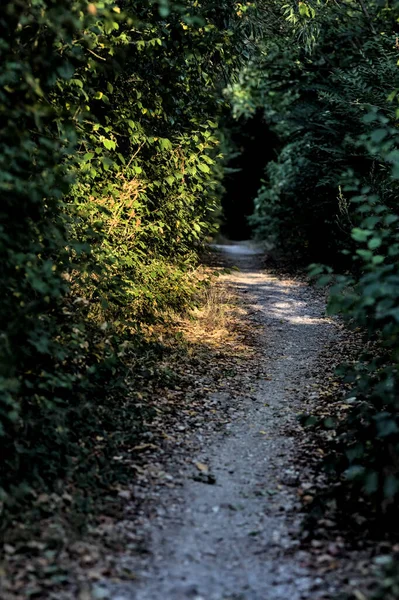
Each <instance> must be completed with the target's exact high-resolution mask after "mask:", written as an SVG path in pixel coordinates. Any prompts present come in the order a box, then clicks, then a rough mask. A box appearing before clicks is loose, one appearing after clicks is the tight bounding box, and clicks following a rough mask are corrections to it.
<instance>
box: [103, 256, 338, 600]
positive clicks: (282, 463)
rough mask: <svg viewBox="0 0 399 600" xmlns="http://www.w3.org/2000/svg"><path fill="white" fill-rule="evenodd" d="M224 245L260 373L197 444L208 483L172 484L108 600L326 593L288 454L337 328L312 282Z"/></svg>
mask: <svg viewBox="0 0 399 600" xmlns="http://www.w3.org/2000/svg"><path fill="white" fill-rule="evenodd" d="M223 251H224V252H228V253H230V254H234V262H235V264H236V265H237V266H238V267H239V269H240V271H234V272H233V273H231V274H230V275H227V276H225V279H226V283H227V284H229V285H230V286H233V287H234V288H235V289H236V290H237V292H238V293H239V294H240V295H241V297H242V298H243V301H244V302H245V304H246V306H247V307H248V309H249V310H250V312H251V314H252V315H253V319H254V320H255V322H256V323H257V324H258V326H259V336H261V340H260V343H261V345H262V350H261V354H262V361H264V367H265V370H266V371H267V377H263V378H262V379H258V380H256V381H254V382H253V386H252V389H251V391H250V392H249V391H248V398H247V399H245V400H244V401H243V402H244V405H243V407H242V409H243V416H242V417H241V418H240V419H238V420H235V421H232V422H231V423H229V424H228V425H227V426H226V431H225V433H224V434H219V435H217V434H215V439H214V441H213V442H212V443H211V444H210V445H209V446H208V447H207V448H205V449H204V452H205V454H206V457H207V461H208V462H209V464H210V465H211V467H212V472H213V473H214V475H215V478H216V483H215V484H214V485H207V484H205V483H203V482H201V481H194V480H192V479H187V481H186V483H185V486H184V488H183V491H182V493H181V495H180V498H179V499H176V498H173V494H172V492H171V494H172V497H169V498H167V499H166V508H165V514H163V516H162V518H160V519H158V520H155V521H154V523H153V524H152V526H151V538H152V548H151V555H150V556H149V558H148V559H146V560H145V561H144V562H143V565H142V567H141V568H140V570H139V572H138V577H137V580H136V581H133V582H131V583H128V584H123V585H122V584H116V585H115V586H114V587H112V586H111V591H112V594H111V597H112V599H113V600H188V599H194V600H300V599H303V598H310V599H312V600H318V599H319V598H322V597H324V596H323V594H326V593H332V592H333V591H334V590H332V589H328V585H327V583H326V582H323V581H321V580H320V579H319V578H318V577H317V575H316V574H315V573H314V572H313V571H312V568H311V566H309V565H308V564H306V563H305V562H304V561H303V556H302V555H303V553H302V552H301V550H300V548H299V536H300V522H301V515H300V506H301V504H300V502H299V498H298V494H297V484H298V480H299V476H300V473H299V472H298V468H299V467H298V466H296V463H295V460H294V459H295V454H296V448H295V447H296V444H297V439H298V435H299V436H300V435H301V433H300V430H299V428H298V425H297V414H298V413H299V412H301V411H302V410H303V406H302V405H301V397H302V398H303V397H304V396H306V395H308V394H310V392H311V390H312V385H314V379H313V377H314V375H313V374H312V371H313V370H314V367H315V361H316V360H317V357H318V355H319V353H320V351H321V350H322V349H323V347H324V346H325V344H326V343H327V342H330V341H332V340H334V336H335V335H336V333H335V332H336V326H335V324H334V323H333V322H332V321H331V320H329V319H327V318H326V317H325V316H324V312H325V306H324V302H323V300H322V299H321V298H320V296H319V295H318V294H317V293H316V292H315V291H314V290H312V289H311V288H309V287H308V286H306V285H305V284H303V283H301V282H298V281H295V280H285V279H280V278H277V277H275V276H273V275H270V274H267V273H265V272H264V271H262V270H261V269H260V257H259V256H258V255H257V253H256V250H254V249H252V248H251V247H250V246H245V245H244V246H243V245H238V246H227V247H225V248H224V249H223ZM237 376H238V377H240V374H238V375H237ZM244 385H245V386H247V385H248V384H247V381H245V382H244V381H243V386H244ZM166 493H167V491H166ZM181 496H182V497H181Z"/></svg>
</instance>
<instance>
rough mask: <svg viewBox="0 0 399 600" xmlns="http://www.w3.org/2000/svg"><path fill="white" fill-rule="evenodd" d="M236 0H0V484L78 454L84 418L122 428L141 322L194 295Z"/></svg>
mask: <svg viewBox="0 0 399 600" xmlns="http://www.w3.org/2000/svg"><path fill="white" fill-rule="evenodd" d="M250 13H251V11H249V10H245V11H244V12H241V13H240V14H238V13H237V10H236V6H235V4H234V2H231V1H229V0H224V1H222V2H218V3H215V2H213V1H210V0H205V1H204V2H202V3H201V6H200V7H198V6H197V3H196V2H184V3H179V5H176V6H172V5H170V4H169V3H168V2H167V1H166V0H163V1H160V2H153V1H151V0H147V1H146V2H135V1H133V0H121V1H120V2H118V3H116V2H113V1H111V0H102V1H98V2H93V3H90V2H87V1H86V0H72V1H71V0H64V1H63V0H61V1H59V0H57V1H55V0H30V1H29V2H25V1H22V0H13V1H6V3H5V4H4V6H2V10H1V15H0V59H1V64H2V69H1V74H0V118H1V122H2V125H1V128H0V131H1V138H2V146H1V151H0V186H1V191H2V202H1V206H0V252H1V270H0V279H1V289H2V290H3V297H2V302H1V303H0V315H1V316H0V320H1V332H0V354H1V356H0V364H1V367H0V369H1V371H0V376H1V390H0V436H1V445H2V449H3V456H2V458H3V459H4V460H2V463H1V467H0V478H1V482H2V483H1V484H0V485H2V489H3V495H4V497H5V498H6V499H8V500H11V498H12V497H16V496H17V495H18V493H17V488H18V489H20V491H21V493H22V494H23V493H24V490H25V484H24V483H23V482H28V483H29V482H31V481H32V480H34V479H36V480H39V481H43V480H46V481H47V482H48V483H52V482H54V480H55V479H56V478H58V477H60V476H63V475H64V474H65V472H67V471H68V469H70V468H73V469H76V468H78V467H77V465H80V464H81V461H82V460H83V458H82V457H84V456H89V455H90V452H91V449H92V446H93V436H94V434H93V432H94V431H96V430H97V431H100V434H101V431H103V432H104V431H108V433H107V435H108V437H109V438H110V439H111V438H112V439H114V438H115V439H116V437H118V439H122V440H123V439H125V438H129V436H131V435H133V434H134V432H135V431H136V429H137V428H138V427H140V410H141V409H139V408H137V409H136V408H135V402H134V400H135V395H134V390H132V389H131V388H130V389H129V394H130V404H129V405H126V402H125V401H124V397H125V396H126V369H127V365H128V364H131V361H132V356H133V355H134V353H135V352H136V350H135V348H136V344H137V343H138V341H137V340H138V337H137V336H138V335H139V332H140V325H141V323H143V322H144V323H148V322H153V321H156V320H159V319H160V318H162V316H163V315H164V314H165V313H167V312H168V311H171V310H182V309H184V308H185V307H187V306H188V305H190V303H192V302H193V297H194V295H195V292H196V288H197V285H198V284H197V283H196V280H195V277H193V275H192V267H193V264H194V263H195V257H196V254H197V251H198V248H200V246H201V244H202V243H203V241H204V240H205V239H206V237H207V236H208V235H209V233H210V232H212V231H213V230H214V227H215V225H214V214H215V212H216V211H217V210H218V193H219V187H220V178H221V166H220V165H221V163H220V150H219V134H218V132H217V120H218V114H219V112H220V108H221V107H222V105H223V104H224V101H223V100H222V97H221V95H220V93H219V89H221V87H222V81H223V78H224V77H226V76H229V74H231V73H232V72H233V70H234V69H236V68H237V66H238V65H239V64H240V61H242V59H243V56H242V51H243V48H244V46H245V40H246V36H247V34H248V32H249V31H250V29H248V28H247V20H248V23H249V21H250V17H251V14H250ZM248 27H250V25H249V24H248ZM109 397H112V398H113V399H112V402H111V401H109V400H107V398H109ZM115 443H117V442H116V441H115ZM111 446H112V444H111ZM10 490H11V491H12V493H11V494H10Z"/></svg>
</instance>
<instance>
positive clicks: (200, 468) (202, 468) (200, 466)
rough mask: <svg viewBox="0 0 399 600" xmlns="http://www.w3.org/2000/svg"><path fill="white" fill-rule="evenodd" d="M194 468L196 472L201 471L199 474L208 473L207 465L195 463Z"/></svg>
mask: <svg viewBox="0 0 399 600" xmlns="http://www.w3.org/2000/svg"><path fill="white" fill-rule="evenodd" d="M195 466H196V467H197V469H198V471H201V473H208V471H209V467H208V465H205V464H204V463H201V462H196V463H195Z"/></svg>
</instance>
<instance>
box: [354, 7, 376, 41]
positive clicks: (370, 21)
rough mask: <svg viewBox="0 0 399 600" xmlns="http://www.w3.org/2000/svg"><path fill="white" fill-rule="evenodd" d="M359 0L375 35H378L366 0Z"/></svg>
mask: <svg viewBox="0 0 399 600" xmlns="http://www.w3.org/2000/svg"><path fill="white" fill-rule="evenodd" d="M358 2H359V4H360V6H361V7H362V11H363V14H364V16H365V17H366V20H367V23H368V24H369V27H370V29H371V31H372V33H373V34H374V35H377V31H376V29H375V27H374V24H373V21H372V19H371V17H370V15H369V11H368V10H367V6H366V4H365V2H364V0H358Z"/></svg>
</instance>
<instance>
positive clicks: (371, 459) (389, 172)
mask: <svg viewBox="0 0 399 600" xmlns="http://www.w3.org/2000/svg"><path fill="white" fill-rule="evenodd" d="M275 11H276V14H277V15H280V18H281V22H282V23H284V25H282V26H281V27H280V29H279V30H278V31H276V32H275V34H274V35H273V36H270V37H269V38H268V39H267V40H266V41H265V43H264V44H263V47H262V49H261V50H262V52H261V55H260V57H259V58H258V60H257V61H254V62H253V63H252V65H251V66H249V67H248V68H246V69H245V70H244V71H243V72H242V75H241V80H240V81H239V82H238V83H236V84H235V85H233V86H231V87H230V95H231V97H232V98H233V100H234V103H235V107H236V108H235V110H236V113H237V114H241V115H242V114H244V115H247V116H248V117H250V115H251V114H254V112H255V111H256V110H259V109H261V110H263V113H264V118H265V120H266V122H267V123H268V125H269V127H270V128H271V129H272V130H273V131H274V132H275V133H276V134H277V136H278V140H279V141H278V145H277V148H276V154H277V156H276V159H275V160H274V161H272V162H269V163H268V164H267V166H266V170H265V178H264V185H263V186H262V187H261V188H260V191H259V193H258V195H257V198H256V199H255V212H254V215H253V217H252V223H253V225H254V227H255V230H256V232H257V234H258V236H259V237H261V238H263V239H268V240H270V239H273V240H274V241H275V243H276V245H277V246H278V247H280V248H282V249H284V250H285V251H286V252H287V253H289V254H290V256H291V257H292V256H295V257H296V258H299V259H301V260H302V261H307V262H309V261H311V260H313V261H314V262H324V263H327V264H329V265H330V266H329V267H328V268H323V267H318V266H314V267H313V268H312V274H313V275H315V276H318V275H320V273H321V272H322V271H323V270H324V271H327V273H326V274H325V275H323V276H322V277H321V279H320V282H321V283H322V284H325V283H327V282H332V283H333V284H334V285H333V287H332V288H331V293H330V311H331V312H335V313H336V312H338V313H340V314H342V315H344V316H345V317H346V318H347V319H348V320H349V321H350V322H351V323H352V324H354V325H355V326H361V328H362V329H363V331H364V335H365V337H366V338H367V339H368V340H369V342H370V343H372V346H371V348H372V351H371V353H369V354H365V355H364V356H363V357H362V358H361V360H360V361H359V363H358V364H357V365H356V366H355V368H354V367H351V368H350V369H349V370H348V371H347V378H348V380H349V381H352V391H351V393H350V398H349V399H348V402H349V403H350V404H351V406H352V409H351V410H350V411H349V416H348V418H347V419H345V421H344V422H341V423H340V424H339V425H338V426H337V431H336V433H337V437H336V438H335V442H334V454H335V460H334V462H335V467H336V471H337V474H338V475H339V476H340V477H341V479H342V480H345V481H347V482H348V483H349V484H350V486H352V489H353V492H354V494H353V497H354V498H358V497H359V494H360V497H362V496H364V494H365V493H366V494H368V495H369V496H370V497H371V498H373V500H374V502H375V506H377V507H383V509H384V510H385V511H386V510H388V508H389V507H390V506H391V507H392V506H393V505H394V502H393V501H394V500H395V499H396V500H397V498H398V497H399V468H398V466H399V398H398V385H399V374H398V369H399V342H398V340H399V276H398V257H399V254H398V252H399V238H398V223H399V211H398V205H397V194H398V179H399V150H398V141H399V140H398V134H397V119H398V116H399V111H398V89H399V78H398V67H397V61H398V42H397V31H398V18H399V5H398V3H397V2H384V1H378V0H368V1H365V2H358V1H355V0H351V1H348V2H345V3H335V2H311V1H310V2H299V4H298V5H294V4H292V6H291V5H287V4H286V5H285V6H283V7H281V6H280V5H278V4H277V5H275ZM265 143H267V140H265ZM333 269H334V270H333ZM330 426H331V424H330Z"/></svg>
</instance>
